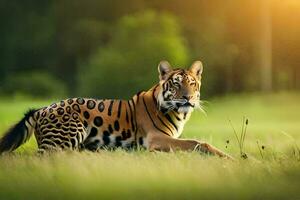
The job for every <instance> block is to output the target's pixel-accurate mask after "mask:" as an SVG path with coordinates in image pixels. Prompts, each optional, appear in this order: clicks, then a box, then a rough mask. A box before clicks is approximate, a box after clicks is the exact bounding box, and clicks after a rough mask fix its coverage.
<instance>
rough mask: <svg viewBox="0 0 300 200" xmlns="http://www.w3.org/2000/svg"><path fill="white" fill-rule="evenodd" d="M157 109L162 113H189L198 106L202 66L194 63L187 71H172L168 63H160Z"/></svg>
mask: <svg viewBox="0 0 300 200" xmlns="http://www.w3.org/2000/svg"><path fill="white" fill-rule="evenodd" d="M159 72H160V92H159V95H158V105H159V109H160V110H161V111H162V112H163V113H168V112H169V111H171V110H174V111H176V112H179V113H188V112H191V111H192V110H193V109H194V108H195V107H198V106H199V101H200V86H201V72H202V64H201V63H197V62H196V63H194V64H193V65H192V67H191V68H190V69H189V70H184V69H175V70H172V69H171V68H170V66H169V64H168V63H160V65H159Z"/></svg>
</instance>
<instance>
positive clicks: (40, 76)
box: [3, 72, 67, 98]
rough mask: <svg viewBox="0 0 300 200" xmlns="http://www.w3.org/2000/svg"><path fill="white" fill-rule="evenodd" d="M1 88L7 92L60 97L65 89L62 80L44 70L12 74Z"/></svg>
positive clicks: (63, 94) (64, 93) (41, 96)
mask: <svg viewBox="0 0 300 200" xmlns="http://www.w3.org/2000/svg"><path fill="white" fill-rule="evenodd" d="M3 90H4V93H7V94H21V95H25V96H34V97H39V98H46V97H62V96H65V95H66V91H67V90H66V87H65V85H64V84H63V82H61V81H59V80H57V79H56V78H55V77H53V76H51V75H50V74H49V73H45V72H27V73H19V74H17V75H15V76H12V77H10V78H9V79H8V80H6V81H5V85H4V87H3Z"/></svg>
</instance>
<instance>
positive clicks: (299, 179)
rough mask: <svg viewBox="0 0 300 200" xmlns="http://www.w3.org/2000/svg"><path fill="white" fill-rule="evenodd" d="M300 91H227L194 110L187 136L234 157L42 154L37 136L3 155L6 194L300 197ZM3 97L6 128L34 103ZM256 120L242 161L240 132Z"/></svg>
mask: <svg viewBox="0 0 300 200" xmlns="http://www.w3.org/2000/svg"><path fill="white" fill-rule="evenodd" d="M299 102H300V94H298V93H279V94H268V95H260V94H252V95H239V96H228V97H222V98H218V99H214V100H211V101H209V102H206V103H205V110H206V111H207V116H206V115H204V114H203V113H201V112H199V111H198V112H195V113H194V114H193V116H192V118H191V120H190V121H189V122H188V124H187V126H186V128H185V132H184V136H183V137H186V138H196V139H201V140H205V141H207V142H209V143H211V144H213V145H215V146H217V147H219V148H220V149H222V150H224V151H226V152H228V153H229V154H231V155H232V156H234V157H235V158H236V161H235V162H232V161H228V160H222V159H219V158H215V157H206V156H201V155H199V154H198V153H196V152H192V153H184V152H176V153H161V152H156V153H149V152H146V151H135V152H124V151H122V150H117V151H115V152H107V151H102V152H99V153H89V152H81V153H78V152H64V153H58V154H52V155H44V156H39V155H37V154H35V153H34V152H35V150H36V144H35V140H34V138H31V140H30V142H29V143H27V144H26V145H24V146H22V147H21V148H20V149H19V150H18V151H17V152H16V153H14V154H11V155H4V156H2V157H0V199H68V198H72V199H115V198H124V199H300V155H299V145H300V143H299V142H300V105H299ZM49 103H51V101H48V102H44V101H37V100H26V101H24V100H22V99H14V100H10V99H2V100H0V133H1V134H2V133H3V132H4V131H5V130H6V129H7V128H9V126H10V125H12V124H13V123H14V122H16V121H18V120H19V119H20V118H21V117H22V113H23V112H24V111H25V110H26V109H27V108H29V107H40V106H43V105H47V104H49ZM243 117H245V118H247V119H248V120H249V124H248V127H247V132H246V136H245V145H244V151H245V153H246V154H247V156H248V159H240V151H239V145H238V143H237V140H236V136H235V134H234V131H233V128H232V126H231V125H230V123H229V120H230V121H231V123H232V125H233V127H234V128H235V129H236V132H237V134H240V133H241V129H242V120H243Z"/></svg>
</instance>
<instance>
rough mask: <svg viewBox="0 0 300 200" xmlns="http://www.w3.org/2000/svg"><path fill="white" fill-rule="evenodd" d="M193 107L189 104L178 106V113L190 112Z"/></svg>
mask: <svg viewBox="0 0 300 200" xmlns="http://www.w3.org/2000/svg"><path fill="white" fill-rule="evenodd" d="M192 109H193V108H191V107H190V106H182V107H179V108H178V112H180V113H188V112H191V111H192Z"/></svg>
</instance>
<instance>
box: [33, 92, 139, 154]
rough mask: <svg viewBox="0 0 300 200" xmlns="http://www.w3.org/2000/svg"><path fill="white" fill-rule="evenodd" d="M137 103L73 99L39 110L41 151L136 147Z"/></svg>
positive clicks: (38, 133) (38, 123) (37, 133)
mask: <svg viewBox="0 0 300 200" xmlns="http://www.w3.org/2000/svg"><path fill="white" fill-rule="evenodd" d="M135 112H136V111H135V104H134V102H133V101H132V100H129V101H126V100H96V99H87V98H73V99H67V100H63V101H61V102H59V103H54V104H52V105H50V106H48V107H45V108H42V109H40V110H38V111H36V112H35V113H34V115H33V118H34V120H35V121H36V126H35V127H34V128H35V136H36V139H37V143H38V146H39V148H40V149H41V150H47V149H59V148H62V149H65V148H71V149H82V148H86V149H89V150H97V149H98V148H101V147H108V148H110V147H124V148H129V147H132V146H134V145H135V135H136V131H137V128H136V120H135V114H134V113H135Z"/></svg>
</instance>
